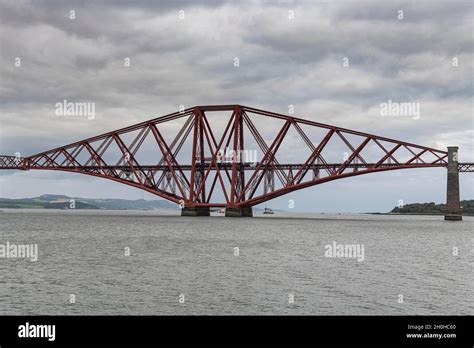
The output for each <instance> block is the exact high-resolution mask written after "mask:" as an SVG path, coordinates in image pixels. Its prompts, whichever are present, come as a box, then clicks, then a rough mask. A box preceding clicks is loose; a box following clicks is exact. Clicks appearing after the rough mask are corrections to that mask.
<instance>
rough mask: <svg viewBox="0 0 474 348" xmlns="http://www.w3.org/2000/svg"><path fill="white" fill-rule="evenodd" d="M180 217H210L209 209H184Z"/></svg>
mask: <svg viewBox="0 0 474 348" xmlns="http://www.w3.org/2000/svg"><path fill="white" fill-rule="evenodd" d="M181 216H211V211H210V209H209V207H184V208H181Z"/></svg>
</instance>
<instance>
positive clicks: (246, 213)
mask: <svg viewBox="0 0 474 348" xmlns="http://www.w3.org/2000/svg"><path fill="white" fill-rule="evenodd" d="M225 216H226V217H252V216H253V212H252V207H226V208H225Z"/></svg>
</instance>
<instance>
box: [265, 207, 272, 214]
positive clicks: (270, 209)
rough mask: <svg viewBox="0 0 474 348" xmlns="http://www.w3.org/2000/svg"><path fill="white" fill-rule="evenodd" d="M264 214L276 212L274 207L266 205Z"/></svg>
mask: <svg viewBox="0 0 474 348" xmlns="http://www.w3.org/2000/svg"><path fill="white" fill-rule="evenodd" d="M263 214H274V213H273V209H272V208H268V207H265V209H264V210H263Z"/></svg>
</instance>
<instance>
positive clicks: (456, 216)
mask: <svg viewBox="0 0 474 348" xmlns="http://www.w3.org/2000/svg"><path fill="white" fill-rule="evenodd" d="M446 186H447V191H446V213H445V215H444V219H445V220H451V221H456V220H462V214H461V201H460V199H459V169H458V147H457V146H448V176H447V185H446Z"/></svg>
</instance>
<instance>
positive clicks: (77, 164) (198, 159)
mask: <svg viewBox="0 0 474 348" xmlns="http://www.w3.org/2000/svg"><path fill="white" fill-rule="evenodd" d="M213 115H214V116H213ZM446 166H447V152H446V151H442V150H438V149H434V148H430V147H426V146H420V145H416V144H411V143H408V142H403V141H398V140H394V139H388V138H384V137H380V136H376V135H372V134H367V133H363V132H358V131H354V130H350V129H344V128H340V127H335V126H330V125H326V124H322V123H318V122H314V121H310V120H306V119H301V118H297V117H292V116H286V115H281V114H276V113H272V112H268V111H263V110H258V109H254V108H250V107H246V106H240V105H220V106H196V107H193V108H189V109H186V110H184V111H182V112H176V113H173V114H169V115H166V116H162V117H158V118H155V119H152V120H150V121H146V122H142V123H139V124H136V125H133V126H130V127H126V128H122V129H119V130H116V131H112V132H108V133H105V134H102V135H98V136H95V137H92V138H89V139H85V140H81V141H78V142H75V143H72V144H69V145H66V146H61V147H58V148H55V149H52V150H48V151H44V152H41V153H38V154H35V155H32V156H29V157H14V156H0V169H23V170H34V169H41V170H44V169H46V170H61V171H68V172H76V173H82V174H87V175H92V176H97V177H102V178H107V179H110V180H114V181H117V182H120V183H123V184H127V185H131V186H134V187H137V188H140V189H143V190H146V191H148V192H151V193H154V194H156V195H158V196H160V197H163V198H165V199H168V200H170V201H172V202H175V203H181V204H183V205H185V206H188V207H196V206H214V207H229V206H234V207H239V206H253V205H255V204H259V203H262V202H264V201H267V200H269V199H273V198H275V197H278V196H281V195H284V194H286V193H289V192H292V191H295V190H298V189H302V188H305V187H309V186H313V185H317V184H321V183H324V182H328V181H330V180H335V179H341V178H347V177H351V176H355V175H361V174H367V173H374V172H380V171H387V170H395V169H405V168H425V167H446ZM472 168H473V167H472V164H460V170H461V171H463V170H465V171H470V170H472Z"/></svg>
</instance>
